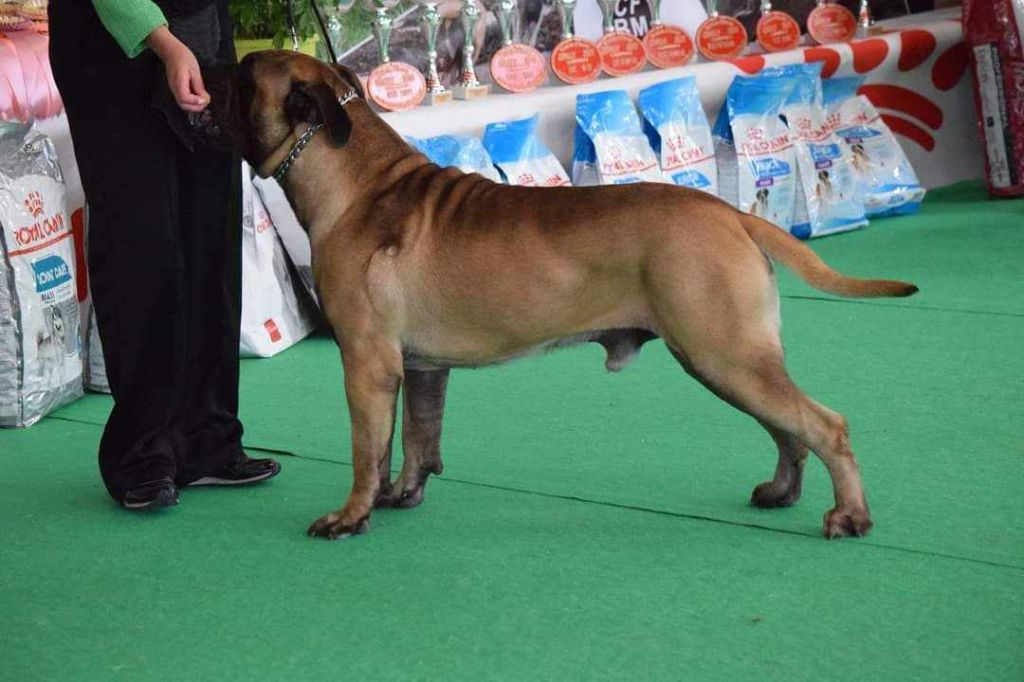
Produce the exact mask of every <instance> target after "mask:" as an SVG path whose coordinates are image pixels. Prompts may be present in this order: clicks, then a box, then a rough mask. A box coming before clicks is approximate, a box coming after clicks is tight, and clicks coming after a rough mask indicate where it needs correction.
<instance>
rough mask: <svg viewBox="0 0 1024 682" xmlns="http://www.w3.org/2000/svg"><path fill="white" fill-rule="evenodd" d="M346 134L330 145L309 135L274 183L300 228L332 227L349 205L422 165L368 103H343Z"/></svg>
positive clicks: (417, 157)
mask: <svg viewBox="0 0 1024 682" xmlns="http://www.w3.org/2000/svg"><path fill="white" fill-rule="evenodd" d="M348 112H349V115H350V116H351V117H352V123H353V128H352V137H351V138H350V139H349V141H348V143H347V144H345V145H344V146H342V147H334V146H333V145H331V144H330V142H329V141H328V140H327V139H326V137H325V136H324V135H323V134H317V135H314V136H313V138H312V140H311V141H310V142H309V144H308V146H307V147H306V149H305V151H304V152H303V153H302V154H301V155H300V156H299V157H298V158H297V159H296V160H295V162H294V163H293V164H292V166H291V168H290V170H289V171H288V173H287V174H286V175H285V176H284V177H283V178H282V179H281V180H280V181H279V182H280V185H281V187H282V188H283V189H284V191H285V194H286V195H287V196H288V200H289V202H291V205H292V209H293V210H294V211H295V215H296V217H297V218H298V219H299V222H300V223H301V224H302V226H303V228H304V229H305V230H306V232H308V233H309V234H310V236H311V237H312V236H313V233H314V232H316V231H319V230H320V229H321V228H323V229H332V228H334V227H335V226H336V225H337V224H338V223H339V221H340V219H341V217H342V216H343V215H344V214H345V212H346V211H348V210H349V208H351V207H352V206H353V205H356V204H359V203H361V202H363V201H367V200H372V199H371V198H372V196H373V195H374V194H375V193H378V192H380V191H382V189H384V188H386V187H389V186H391V184H393V183H394V181H395V180H397V179H398V178H400V177H401V176H402V175H404V174H406V173H408V172H411V171H412V170H414V169H415V168H418V167H419V166H422V165H423V164H425V163H426V159H425V158H424V157H422V156H421V155H419V154H418V153H417V152H415V150H413V149H412V148H411V147H410V146H409V145H408V144H406V143H405V141H404V140H403V139H402V138H401V137H400V136H399V135H398V133H396V132H394V130H392V129H391V127H390V126H389V125H388V124H387V123H385V122H384V121H383V120H381V118H380V117H379V116H377V114H375V113H374V112H373V111H372V110H371V109H370V108H369V105H367V104H365V103H364V102H356V103H353V104H352V105H350V106H349V107H348Z"/></svg>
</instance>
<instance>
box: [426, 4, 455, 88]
mask: <svg viewBox="0 0 1024 682" xmlns="http://www.w3.org/2000/svg"><path fill="white" fill-rule="evenodd" d="M421 4H422V5H423V33H424V34H425V35H426V38H427V73H426V83H427V96H426V100H425V101H426V103H427V104H430V105H434V106H436V105H438V104H447V103H448V102H451V101H452V91H451V90H449V89H448V88H446V87H444V85H443V84H442V83H441V76H439V75H438V73H437V31H438V29H439V28H440V27H441V15H440V14H439V13H438V11H437V3H436V2H423V3H421Z"/></svg>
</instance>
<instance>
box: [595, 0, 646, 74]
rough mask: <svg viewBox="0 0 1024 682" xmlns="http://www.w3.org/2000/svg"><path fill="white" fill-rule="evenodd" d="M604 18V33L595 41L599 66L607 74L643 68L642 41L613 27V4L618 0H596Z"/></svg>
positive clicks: (644, 64) (644, 55)
mask: <svg viewBox="0 0 1024 682" xmlns="http://www.w3.org/2000/svg"><path fill="white" fill-rule="evenodd" d="M597 4H598V5H600V6H601V15H602V17H603V19H604V35H603V36H601V39H600V40H598V41H597V51H598V52H600V53H601V68H602V69H603V70H604V72H605V73H606V74H608V75H609V76H628V75H629V74H631V73H636V72H638V71H640V70H641V69H643V68H644V66H646V64H647V52H646V50H644V44H643V41H641V40H640V39H639V38H637V37H636V36H635V35H633V34H632V33H630V32H629V31H620V30H618V29H616V28H615V6H616V5H617V4H618V0H597Z"/></svg>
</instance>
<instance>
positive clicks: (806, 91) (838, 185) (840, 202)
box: [782, 62, 868, 239]
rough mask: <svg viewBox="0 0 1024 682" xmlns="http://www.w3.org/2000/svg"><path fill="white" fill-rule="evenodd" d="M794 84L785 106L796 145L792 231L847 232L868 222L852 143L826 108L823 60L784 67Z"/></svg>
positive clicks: (812, 234) (809, 234)
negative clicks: (837, 132)
mask: <svg viewBox="0 0 1024 682" xmlns="http://www.w3.org/2000/svg"><path fill="white" fill-rule="evenodd" d="M783 68H786V69H791V70H793V71H794V78H795V83H796V84H795V86H794V87H793V91H792V92H791V93H790V95H789V99H788V100H787V101H786V104H785V105H784V106H783V107H782V114H783V117H784V118H785V120H786V125H787V127H788V128H789V131H790V133H791V134H792V136H793V143H794V146H795V149H796V162H797V177H798V180H799V182H798V183H797V187H796V204H795V207H794V213H793V225H792V227H791V228H790V232H792V233H793V235H794V236H797V237H800V238H801V239H807V238H809V237H820V236H824V235H827V234H835V233H837V232H845V231H847V230H854V229H857V228H859V227H864V226H865V225H867V224H868V220H867V217H866V216H865V215H864V203H863V201H862V200H861V198H860V192H859V188H858V183H857V176H856V173H855V172H854V170H853V155H852V153H851V152H850V148H849V147H848V146H847V145H846V144H845V143H844V142H843V140H842V139H841V138H840V137H839V136H838V135H837V134H836V131H835V128H836V122H835V118H834V117H833V118H830V117H829V116H827V115H826V113H825V107H824V104H823V101H822V89H821V62H812V63H809V64H794V65H791V66H788V67H783Z"/></svg>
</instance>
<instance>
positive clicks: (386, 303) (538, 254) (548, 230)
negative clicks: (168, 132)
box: [213, 51, 917, 539]
mask: <svg viewBox="0 0 1024 682" xmlns="http://www.w3.org/2000/svg"><path fill="white" fill-rule="evenodd" d="M228 78H229V84H230V88H229V89H230V92H231V94H230V96H228V97H223V98H220V99H219V100H217V99H215V100H214V105H213V106H214V107H215V112H214V113H215V116H216V117H217V118H218V120H222V121H224V124H223V125H222V126H221V128H222V129H223V130H224V134H225V136H226V137H224V138H222V140H221V142H222V143H226V144H228V145H230V146H233V147H234V148H236V149H238V150H239V151H240V152H241V153H242V154H243V156H244V157H245V158H246V160H247V161H248V162H249V163H250V164H252V166H253V168H255V169H256V170H257V173H258V174H259V175H260V176H261V177H275V178H277V180H278V182H280V183H281V185H282V187H283V188H284V190H285V192H286V194H287V196H288V199H289V201H290V202H291V204H292V206H293V208H294V210H295V213H296V215H297V216H298V219H299V221H300V222H301V224H302V225H303V227H304V228H305V229H306V230H307V231H308V233H309V238H310V242H311V245H312V251H313V267H314V277H315V280H316V287H317V291H318V295H319V298H320V301H321V303H322V307H323V311H324V314H325V317H326V319H327V321H328V323H329V324H330V327H331V330H332V332H333V334H334V337H335V339H336V341H337V344H338V346H339V348H340V351H341V361H342V365H343V368H344V390H345V394H346V398H347V401H348V410H349V417H350V419H351V422H352V431H351V432H352V462H353V484H352V489H351V491H350V493H349V496H348V499H347V500H346V501H345V502H344V504H343V505H342V506H341V507H340V508H338V509H337V510H335V511H331V512H329V513H327V514H325V515H323V516H322V517H320V518H318V519H317V520H315V521H314V522H313V523H312V525H310V526H309V529H308V533H309V535H311V536H319V537H325V538H331V539H336V538H343V537H348V536H350V535H355V534H359V533H363V532H365V531H366V530H368V529H369V521H370V514H371V512H372V511H373V509H374V508H375V507H397V508H410V507H415V506H416V505H418V504H419V503H420V502H421V501H422V500H423V495H424V486H425V484H426V481H427V478H428V476H429V475H430V474H440V473H441V471H442V461H441V450H440V439H441V426H442V417H443V413H444V404H445V393H446V389H447V385H448V379H449V371H450V370H451V369H452V368H461V367H480V366H483V365H489V364H494V363H498V362H503V361H506V360H511V359H513V358H518V357H522V356H526V355H530V354H534V353H538V352H543V351H546V350H550V349H553V348H556V347H559V346H564V345H568V344H571V343H582V342H594V343H597V344H600V345H601V346H603V347H604V349H605V351H606V353H607V359H606V361H605V365H606V367H607V368H608V369H609V370H612V371H618V370H621V369H622V368H623V367H625V366H626V365H627V364H628V362H629V361H630V359H631V358H632V357H634V356H635V355H636V354H637V353H638V352H639V350H640V347H641V346H642V345H643V344H644V343H646V342H648V341H651V340H653V339H656V338H660V339H662V340H663V341H664V343H665V345H666V346H667V347H668V350H669V351H670V352H671V354H672V355H673V356H674V357H675V358H676V360H678V362H679V364H680V366H681V367H682V369H683V370H685V371H686V372H687V373H689V374H690V375H691V376H693V377H694V378H696V379H697V380H698V381H700V382H701V383H703V384H704V385H705V386H706V387H708V388H709V389H710V390H711V391H713V392H714V393H715V394H716V395H718V396H719V397H721V398H723V399H724V400H725V401H727V402H728V403H730V404H731V405H733V406H735V407H736V408H738V409H740V410H742V411H744V412H746V413H748V414H750V415H751V416H752V417H754V419H756V420H757V421H758V422H759V423H760V424H761V425H762V426H763V427H764V428H765V430H766V431H767V432H768V435H769V436H770V437H771V438H772V440H773V441H774V442H775V443H776V445H777V448H778V462H777V465H776V468H775V474H774V477H773V478H772V479H770V480H768V481H766V482H764V483H761V484H760V485H758V486H756V487H755V488H754V491H753V494H752V501H753V503H754V504H755V505H758V506H760V507H782V506H788V505H791V504H793V503H795V502H796V501H797V500H798V498H799V497H800V492H801V484H802V479H803V468H804V463H805V461H806V458H807V454H808V452H809V451H813V452H814V453H815V454H816V455H817V456H818V457H819V458H820V459H821V461H822V462H823V463H824V464H825V466H826V468H827V469H828V472H829V474H830V476H831V480H832V486H833V491H834V496H835V504H834V507H833V508H832V509H831V510H829V511H828V512H827V513H826V514H825V517H824V524H823V532H824V535H825V536H826V537H829V538H833V537H841V536H850V535H854V536H859V535H864V534H865V533H867V532H868V531H869V530H870V528H871V526H872V520H871V516H870V513H869V510H868V504H867V501H866V499H865V495H864V490H863V487H862V484H861V478H860V474H859V471H858V467H857V461H856V459H855V458H854V454H853V451H852V449H851V445H850V438H849V434H848V432H847V425H846V420H845V419H844V418H843V417H842V416H841V415H840V414H838V413H836V412H834V411H832V410H830V409H828V408H826V407H824V406H823V405H821V404H819V403H817V402H815V401H814V400H812V399H810V398H809V397H807V396H806V395H805V394H804V393H803V392H802V391H801V390H800V389H799V388H798V387H797V385H796V384H795V383H794V382H793V381H792V379H791V378H790V376H789V374H788V373H787V371H786V368H785V365H784V363H783V350H782V343H781V341H780V338H779V295H778V291H777V287H776V284H775V278H774V275H773V273H772V266H771V263H770V260H769V259H771V260H774V261H777V262H779V263H781V264H783V265H785V266H786V267H788V268H789V269H791V270H792V271H794V272H795V273H796V274H797V275H798V276H800V277H801V278H802V279H804V280H805V281H807V282H808V283H809V284H810V285H811V286H814V287H816V288H818V289H820V290H823V291H826V292H831V293H833V294H838V295H841V296H853V297H877V296H909V295H911V294H913V293H915V292H916V291H917V287H915V286H914V285H912V284H908V283H906V282H899V281H892V280H874V279H858V278H854V277H847V276H845V275H842V274H840V273H838V272H836V271H835V270H833V269H831V268H830V267H828V266H827V265H826V264H825V263H824V262H822V261H821V260H820V259H819V258H818V257H817V256H816V255H815V254H814V252H813V251H811V250H810V249H809V248H807V247H806V246H805V245H804V244H802V243H801V242H800V241H799V240H798V239H796V238H794V237H792V236H791V235H789V234H788V233H787V232H786V231H785V230H783V229H780V228H779V227H777V226H775V225H773V224H771V223H769V222H767V221H766V220H764V219H761V218H757V217H755V216H752V215H749V214H746V213H741V212H740V211H737V210H736V209H734V208H733V207H731V206H729V205H728V204H727V203H725V202H724V201H721V200H719V199H717V198H716V197H714V196H712V195H710V194H708V193H706V192H703V191H700V190H694V189H690V188H687V187H679V186H675V185H672V184H668V183H655V182H651V183H643V182H642V183H636V184H626V185H604V186H593V187H522V186H513V185H507V184H500V183H496V182H492V181H491V180H488V179H486V178H484V177H482V176H481V175H478V174H475V173H470V174H467V173H463V172H461V171H459V170H457V169H455V168H441V167H439V166H437V165H435V164H432V163H430V162H429V161H428V160H427V158H426V157H425V156H424V155H422V154H420V153H419V152H417V151H416V150H414V149H413V148H412V147H410V146H409V145H408V144H406V143H405V141H403V139H402V138H401V137H400V136H399V135H398V133H396V132H395V131H393V130H392V129H391V127H390V126H388V125H387V123H385V122H384V121H383V120H381V118H380V117H379V116H378V115H377V114H376V113H375V112H374V111H373V109H372V108H371V107H370V105H369V104H368V103H367V101H366V99H365V97H364V94H363V91H362V88H361V86H360V83H359V79H358V78H357V77H356V76H355V75H354V74H353V73H352V72H351V71H349V70H348V69H345V68H344V67H332V66H329V65H327V64H324V63H322V62H319V61H317V60H315V59H313V58H310V57H306V56H303V55H301V54H297V53H292V52H283V51H267V52H260V53H254V54H251V55H248V56H247V57H246V58H245V59H243V60H242V62H241V64H240V65H239V66H238V68H237V71H236V72H234V73H233V74H231V75H230V76H228ZM399 397H401V400H402V404H403V408H404V409H403V419H402V423H401V425H400V428H401V429H402V444H403V450H404V461H403V463H402V469H401V472H400V474H399V475H398V477H397V479H396V480H394V481H392V480H390V478H391V477H390V470H391V462H390V457H391V446H390V444H391V442H392V435H393V433H394V430H395V428H396V426H395V417H396V402H397V400H398V399H399ZM553 456H554V453H553ZM638 466H642V463H640V462H638Z"/></svg>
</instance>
